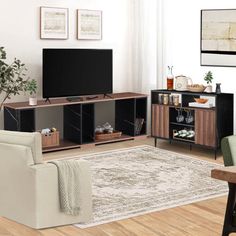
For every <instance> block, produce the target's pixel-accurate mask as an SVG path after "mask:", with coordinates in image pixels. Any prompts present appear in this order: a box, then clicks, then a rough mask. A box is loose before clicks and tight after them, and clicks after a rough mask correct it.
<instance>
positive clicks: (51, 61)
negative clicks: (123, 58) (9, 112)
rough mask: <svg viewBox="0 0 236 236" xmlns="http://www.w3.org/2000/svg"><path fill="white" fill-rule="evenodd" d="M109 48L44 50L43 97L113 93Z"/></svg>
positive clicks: (110, 51)
mask: <svg viewBox="0 0 236 236" xmlns="http://www.w3.org/2000/svg"><path fill="white" fill-rule="evenodd" d="M112 74H113V73H112V50H111V49H43V97H44V98H52V97H73V96H82V95H93V94H109V93H112Z"/></svg>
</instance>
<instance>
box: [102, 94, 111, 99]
mask: <svg viewBox="0 0 236 236" xmlns="http://www.w3.org/2000/svg"><path fill="white" fill-rule="evenodd" d="M106 97H108V98H113V97H112V96H111V95H109V94H107V93H104V94H103V98H106Z"/></svg>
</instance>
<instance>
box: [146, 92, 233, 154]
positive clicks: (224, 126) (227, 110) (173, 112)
mask: <svg viewBox="0 0 236 236" xmlns="http://www.w3.org/2000/svg"><path fill="white" fill-rule="evenodd" d="M159 94H167V95H170V94H176V95H179V98H180V101H181V102H180V104H179V105H178V106H174V105H173V104H169V103H168V104H166V105H163V104H160V102H159ZM201 96H204V97H208V98H210V99H213V101H214V106H213V107H211V108H199V107H192V106H191V107H190V106H189V103H190V102H194V98H200V97H201ZM233 103H234V95H233V94H229V93H221V94H216V93H195V92H189V91H185V92H180V91H174V90H171V91H170V90H152V92H151V106H152V107H151V110H152V127H151V130H152V137H154V138H155V145H156V141H157V139H158V138H161V139H166V140H169V141H170V142H172V141H178V142H184V143H189V144H190V147H192V145H193V144H194V145H200V146H204V147H207V148H210V149H213V150H214V151H215V157H216V152H217V149H218V148H220V141H221V139H222V138H223V137H225V136H228V135H232V134H233V121H234V118H233V116H234V106H233ZM179 112H180V113H179ZM179 114H181V115H183V117H184V120H183V121H182V122H178V121H177V118H176V117H177V116H178V115H179ZM189 114H191V115H192V116H193V120H192V122H189V123H187V122H186V120H185V119H186V117H188V115H189ZM180 130H187V131H194V136H193V137H192V138H185V137H183V138H180V137H176V136H174V134H175V132H178V131H180Z"/></svg>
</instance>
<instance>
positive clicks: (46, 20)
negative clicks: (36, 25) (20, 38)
mask: <svg viewBox="0 0 236 236" xmlns="http://www.w3.org/2000/svg"><path fill="white" fill-rule="evenodd" d="M68 16H69V10H68V8H56V7H40V38H41V39H68V31H69V29H68V28H69V27H68V21H69V20H68Z"/></svg>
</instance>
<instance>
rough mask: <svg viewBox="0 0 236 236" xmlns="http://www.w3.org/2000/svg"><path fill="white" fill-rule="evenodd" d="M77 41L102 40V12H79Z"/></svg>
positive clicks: (82, 10) (80, 10) (83, 10)
mask: <svg viewBox="0 0 236 236" xmlns="http://www.w3.org/2000/svg"><path fill="white" fill-rule="evenodd" d="M77 39H79V40H80V39H83V40H102V11H100V10H85V9H78V10H77Z"/></svg>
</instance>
